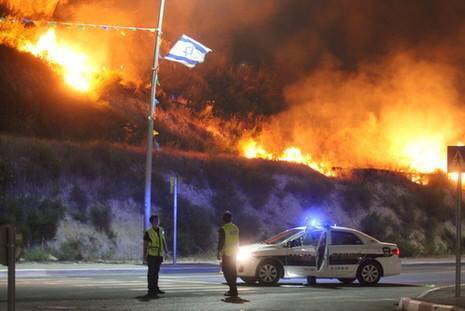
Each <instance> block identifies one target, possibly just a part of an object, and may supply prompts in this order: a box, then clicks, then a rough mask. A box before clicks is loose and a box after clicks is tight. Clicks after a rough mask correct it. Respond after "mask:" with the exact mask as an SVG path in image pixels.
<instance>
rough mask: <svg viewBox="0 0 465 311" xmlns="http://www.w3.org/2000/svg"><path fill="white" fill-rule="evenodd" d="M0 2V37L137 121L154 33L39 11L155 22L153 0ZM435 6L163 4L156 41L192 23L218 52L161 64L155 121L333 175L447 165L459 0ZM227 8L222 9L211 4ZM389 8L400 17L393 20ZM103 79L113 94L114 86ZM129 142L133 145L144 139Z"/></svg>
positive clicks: (136, 124) (460, 135)
mask: <svg viewBox="0 0 465 311" xmlns="http://www.w3.org/2000/svg"><path fill="white" fill-rule="evenodd" d="M396 3H397V4H398V5H395V4H396ZM0 5H2V6H3V8H4V12H5V14H8V15H7V16H8V18H7V19H5V20H3V21H2V23H1V24H0V42H2V43H3V44H6V45H9V46H11V47H14V48H16V49H18V50H19V51H23V52H27V53H30V54H31V55H33V56H35V57H37V58H39V59H41V60H43V61H44V62H46V63H47V64H48V65H49V66H50V68H52V69H53V70H54V71H55V72H56V73H58V75H60V76H61V77H62V79H63V81H64V82H65V83H66V84H67V85H68V86H69V87H70V88H71V89H73V90H74V91H77V92H78V93H81V94H90V95H92V96H90V98H91V99H92V101H96V102H98V103H104V104H105V105H107V104H108V105H109V106H111V107H113V108H115V107H116V108H117V109H118V111H119V114H120V115H122V116H124V115H125V114H128V112H129V111H131V113H132V112H133V110H134V111H135V112H134V113H133V114H137V115H138V116H137V118H133V116H129V119H131V122H132V123H131V124H130V126H129V127H130V128H137V129H138V130H139V131H142V130H141V129H143V127H144V124H143V123H144V116H145V115H146V107H144V105H143V103H146V102H148V101H147V100H146V97H147V96H148V90H147V86H148V84H147V82H148V81H149V75H150V64H151V57H152V49H153V39H154V38H153V34H152V33H140V32H138V31H134V32H130V31H129V32H128V31H106V30H108V29H105V27H103V29H88V28H83V29H81V28H82V27H51V26H50V23H48V22H47V21H52V20H55V21H70V22H82V23H94V24H95V23H102V24H108V25H129V26H130V25H142V26H150V25H155V21H154V18H155V12H156V10H155V4H153V3H150V4H148V3H147V2H146V1H142V0H138V1H125V0H121V1H109V0H107V1H98V2H97V1H58V0H49V1H46V0H42V1H34V2H30V1H21V0H1V1H0ZM384 6H389V7H388V9H387V8H386V7H384ZM362 7H363V10H361V8H362ZM442 7H443V4H442V2H441V1H431V2H430V3H429V4H428V5H426V4H424V3H423V2H422V1H412V2H411V3H409V4H405V3H404V2H403V1H398V2H396V1H394V2H393V3H392V4H389V5H388V4H384V5H373V4H367V3H366V2H363V1H354V2H352V3H351V4H350V5H347V4H345V3H341V2H339V1H325V2H324V3H306V2H301V3H300V2H299V3H297V2H296V3H292V4H284V3H283V2H281V1H277V0H276V1H275V0H273V1H267V4H266V5H263V1H256V2H255V1H243V2H241V1H235V2H231V3H230V2H228V1H221V2H220V1H219V2H215V3H212V2H211V1H207V0H197V1H176V2H168V7H167V14H168V15H167V18H166V21H167V25H166V33H165V34H164V42H163V46H162V50H165V51H166V50H167V47H168V46H169V45H171V43H172V42H173V40H175V38H176V37H177V36H178V35H179V34H180V33H184V32H192V33H194V34H195V37H201V38H202V40H205V41H206V42H208V45H209V46H211V47H212V48H213V50H214V51H215V53H213V54H212V57H211V59H209V61H208V62H207V63H206V64H204V65H202V66H201V67H199V68H198V69H197V68H196V69H195V70H190V71H188V70H186V69H184V68H181V67H179V65H173V64H169V63H166V62H162V65H161V68H160V70H161V72H160V76H161V79H160V80H161V85H160V88H159V90H160V91H159V94H158V97H159V99H160V101H161V108H162V109H163V111H164V113H166V114H164V115H163V113H162V117H161V118H160V119H159V122H160V120H161V122H160V124H158V125H159V127H160V128H163V129H169V131H168V133H172V132H173V131H177V130H178V129H179V128H182V129H183V130H184V129H186V131H188V132H189V135H187V136H186V137H194V136H195V135H196V134H195V133H197V134H198V135H199V137H200V136H202V137H203V135H204V134H205V133H207V134H208V136H209V137H210V138H211V140H209V141H210V142H213V143H212V145H213V149H214V150H218V151H223V152H224V151H228V152H234V153H238V154H241V155H243V156H245V157H247V158H263V159H269V160H281V161H291V162H297V163H302V164H305V165H308V166H310V167H311V168H313V169H315V170H317V171H319V172H321V173H323V174H325V175H327V176H334V175H337V169H335V168H340V167H342V168H349V169H351V168H360V167H373V168H382V169H390V170H396V171H401V172H408V173H410V174H417V173H431V172H433V171H435V170H441V171H444V170H445V159H446V157H445V153H446V146H447V145H449V144H456V143H458V142H463V141H464V134H465V133H464V130H463V129H462V122H461V120H463V117H464V114H465V109H464V106H463V104H462V103H461V102H460V100H459V98H461V97H462V95H463V93H464V91H463V90H464V89H465V88H464V86H463V84H462V82H461V81H462V80H463V65H461V64H463V62H464V61H465V58H464V56H463V55H465V51H463V47H462V45H461V44H458V43H459V42H462V41H463V40H462V39H463V33H464V32H463V31H462V29H465V24H464V23H463V18H461V16H460V12H463V11H465V4H463V3H462V2H460V1H453V3H450V7H453V8H454V9H451V10H439V9H438V8H442ZM225 11H228V12H229V14H228V17H227V18H225V16H224V14H219V13H221V12H225ZM108 12H111V14H106V13H108ZM408 12H416V14H415V16H411V15H409V14H408ZM198 16H204V17H207V18H202V19H201V20H200V21H199V20H198V19H197V18H198ZM180 17H182V18H180ZM29 18H31V19H33V20H34V21H41V22H27V21H28V19H29ZM394 18H395V20H397V21H398V23H396V24H390V23H389V21H390V20H393V19H394ZM277 20H281V21H282V23H283V25H284V26H283V25H281V26H279V25H278V24H277V23H276V21H277ZM423 20H429V21H434V23H433V22H432V23H431V24H434V25H435V27H434V28H432V27H431V25H430V24H424V23H421V22H420V21H423ZM18 21H19V22H18ZM24 21H26V22H24ZM375 21H376V23H375ZM380 21H384V22H380ZM383 23H384V24H383ZM380 25H381V26H380ZM399 25H401V26H399ZM278 26H279V27H278ZM283 29H286V31H283ZM263 31H265V32H263ZM278 42H279V44H278ZM412 42H413V44H412ZM107 83H110V84H111V85H110V89H111V90H115V89H118V90H120V91H117V92H110V93H111V96H110V93H108V87H107V85H106V84H107ZM121 89H123V91H121ZM122 94H123V95H122ZM131 96H134V97H135V98H134V99H131ZM127 103H130V104H131V106H130V107H129V106H128V104H127ZM173 103H174V104H173ZM124 105H126V107H124ZM134 107H136V108H134ZM170 111H171V112H170ZM181 111H182V112H181ZM175 113H179V115H180V116H181V117H180V118H179V120H176V118H175V117H172V115H174V114H175ZM187 116H188V117H187ZM123 118H125V117H123ZM189 118H190V119H189ZM188 119H189V120H188ZM134 120H136V121H134ZM180 120H182V122H183V124H182V125H181V124H180ZM169 122H172V124H169ZM162 132H163V130H162ZM179 132H181V131H179ZM199 133H200V134H199ZM163 135H165V136H163ZM136 136H137V135H136ZM172 138H173V136H171V135H169V134H167V132H163V133H162V135H160V141H161V142H162V143H163V144H166V145H169V146H174V147H179V146H180V145H182V146H183V147H182V148H186V149H195V150H205V149H208V148H206V147H202V148H199V147H198V146H192V144H184V143H182V144H176V143H174V144H172V143H170V139H172ZM189 140H191V141H192V139H189ZM193 141H196V142H197V141H200V139H198V140H193ZM131 142H132V143H141V142H143V136H142V135H139V139H132V140H131ZM414 176H416V175H414ZM414 178H417V177H414Z"/></svg>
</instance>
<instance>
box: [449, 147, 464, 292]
mask: <svg viewBox="0 0 465 311" xmlns="http://www.w3.org/2000/svg"><path fill="white" fill-rule="evenodd" d="M464 171H465V146H448V147H447V172H448V173H457V175H458V176H457V210H456V214H455V228H456V246H455V297H460V289H461V286H462V280H461V273H462V172H464Z"/></svg>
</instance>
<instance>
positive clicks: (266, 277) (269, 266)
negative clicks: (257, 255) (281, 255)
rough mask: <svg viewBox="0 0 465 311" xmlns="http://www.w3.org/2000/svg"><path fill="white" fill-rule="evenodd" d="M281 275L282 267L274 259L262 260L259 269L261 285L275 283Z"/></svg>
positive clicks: (258, 274)
mask: <svg viewBox="0 0 465 311" xmlns="http://www.w3.org/2000/svg"><path fill="white" fill-rule="evenodd" d="M280 276H281V267H280V266H279V264H277V263H276V262H273V261H265V262H262V263H261V264H260V265H259V266H258V269H257V278H258V282H259V283H260V284H261V285H274V284H276V283H278V281H279V278H280Z"/></svg>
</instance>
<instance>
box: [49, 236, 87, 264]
mask: <svg viewBox="0 0 465 311" xmlns="http://www.w3.org/2000/svg"><path fill="white" fill-rule="evenodd" d="M81 249H82V243H81V241H80V240H79V239H73V240H67V241H65V242H63V243H62V244H61V245H60V248H59V249H57V250H55V252H54V256H55V257H57V258H58V259H59V260H65V261H76V260H82V259H83V258H84V257H83V255H82V254H83V253H82V250H81Z"/></svg>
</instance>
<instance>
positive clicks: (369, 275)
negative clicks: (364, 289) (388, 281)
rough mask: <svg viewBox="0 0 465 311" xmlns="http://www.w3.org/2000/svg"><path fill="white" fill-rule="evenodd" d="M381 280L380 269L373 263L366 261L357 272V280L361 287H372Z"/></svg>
mask: <svg viewBox="0 0 465 311" xmlns="http://www.w3.org/2000/svg"><path fill="white" fill-rule="evenodd" d="M380 278H381V267H380V265H379V264H378V263H377V262H375V261H366V262H364V263H362V264H361V265H360V267H359V268H358V271H357V280H358V282H359V283H360V284H362V285H374V284H376V283H378V281H379V279H380Z"/></svg>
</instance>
